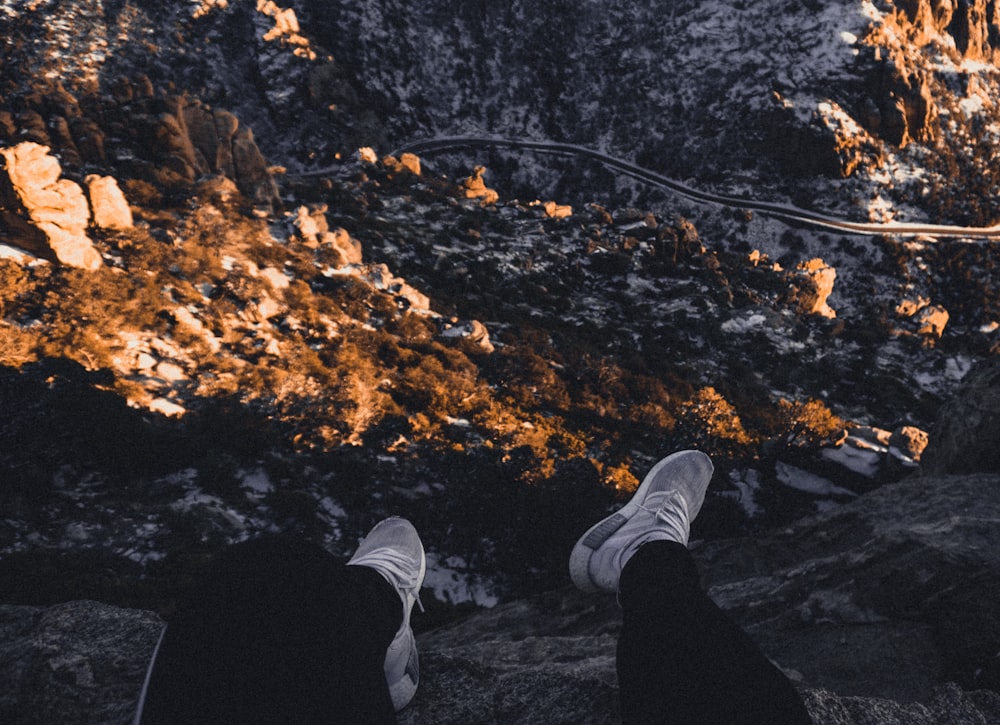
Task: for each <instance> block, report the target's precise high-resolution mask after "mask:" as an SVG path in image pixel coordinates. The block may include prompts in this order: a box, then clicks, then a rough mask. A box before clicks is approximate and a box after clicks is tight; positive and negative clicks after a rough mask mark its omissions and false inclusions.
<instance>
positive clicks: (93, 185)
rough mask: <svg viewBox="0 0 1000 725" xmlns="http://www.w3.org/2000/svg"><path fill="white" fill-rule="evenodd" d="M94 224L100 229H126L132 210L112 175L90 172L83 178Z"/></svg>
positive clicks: (130, 224)
mask: <svg viewBox="0 0 1000 725" xmlns="http://www.w3.org/2000/svg"><path fill="white" fill-rule="evenodd" d="M84 182H85V183H86V184H87V197H88V198H89V200H90V210H91V214H92V216H93V222H94V226H96V227H100V228H101V229H128V228H130V227H131V226H132V210H131V209H129V206H128V201H127V200H126V199H125V195H124V194H123V193H122V190H121V189H120V188H119V187H118V182H117V181H116V180H115V177H113V176H100V175H98V174H90V175H89V176H87V178H86V179H84Z"/></svg>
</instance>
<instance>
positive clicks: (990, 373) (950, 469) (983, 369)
mask: <svg viewBox="0 0 1000 725" xmlns="http://www.w3.org/2000/svg"><path fill="white" fill-rule="evenodd" d="M921 465H922V467H923V469H924V470H925V471H928V472H933V473H971V472H975V471H988V472H996V471H1000V358H996V357H993V358H988V359H986V360H983V361H981V362H980V363H978V364H977V365H976V366H975V367H974V368H973V369H972V370H971V371H970V372H969V373H968V374H966V376H965V378H964V379H963V380H962V383H961V385H960V387H959V389H958V393H957V394H956V396H955V397H954V398H952V399H951V400H949V401H948V402H947V403H945V404H944V405H942V406H941V410H940V411H939V413H938V418H937V421H936V422H935V424H934V428H933V429H932V430H931V434H930V441H929V443H928V445H927V449H926V450H925V451H924V454H923V456H922V459H921Z"/></svg>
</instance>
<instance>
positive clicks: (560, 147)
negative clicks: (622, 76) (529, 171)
mask: <svg viewBox="0 0 1000 725" xmlns="http://www.w3.org/2000/svg"><path fill="white" fill-rule="evenodd" d="M474 148H506V149H513V150H525V151H533V152H538V153H544V154H555V155H558V156H572V157H577V158H580V157H583V158H587V159H591V160H593V161H596V162H597V163H599V164H602V165H604V166H606V167H608V168H611V169H614V170H616V171H618V172H620V173H622V174H625V175H626V176H630V177H632V178H634V179H638V180H639V181H642V182H645V183H647V184H651V185H653V186H656V187H659V188H661V189H667V190H669V191H672V192H675V193H677V194H680V195H681V196H684V197H687V198H688V199H692V200H693V201H698V202H706V203H710V204H721V205H723V206H729V207H735V208H739V209H747V210H750V211H754V212H759V213H761V214H765V215H768V216H772V217H775V218H778V219H782V220H785V221H790V222H796V223H799V224H806V225H810V226H815V227H822V228H825V229H834V230H837V231H840V232H844V233H847V234H860V235H866V236H867V235H876V234H888V235H897V236H926V237H932V238H935V239H940V238H947V239H957V240H966V241H973V240H982V239H1000V224H998V225H994V226H992V227H962V226H949V225H945V224H918V223H903V222H887V223H881V224H879V223H865V222H853V221H847V220H844V219H837V218H835V217H830V216H826V215H824V214H818V213H816V212H812V211H807V210H805V209H800V208H798V207H795V206H791V205H785V204H775V203H771V202H765V201H755V200H753V199H744V198H741V197H736V196H726V195H724V194H712V193H709V192H706V191H700V190H698V189H695V188H693V187H690V186H688V185H687V184H682V183H681V182H679V181H676V180H675V179H671V178H668V177H666V176H663V175H661V174H658V173H656V172H655V171H651V170H649V169H644V168H642V167H640V166H636V165H635V164H632V163H629V162H628V161H622V160H621V159H616V158H614V157H612V156H608V155H607V154H603V153H601V152H600V151H594V150H593V149H589V148H586V147H584V146H576V145H573V144H566V143H555V142H552V141H523V140H515V139H503V138H485V137H474V136H473V137H467V136H452V137H442V138H435V139H428V140H425V141H415V142H413V143H408V144H405V145H404V146H401V147H400V148H399V149H397V150H396V151H395V152H394V153H393V155H395V156H399V155H400V154H403V153H406V152H409V153H413V154H416V155H418V156H429V155H432V154H435V153H440V152H444V151H456V150H461V149H474ZM319 173H322V172H308V173H307V174H302V176H306V175H308V176H312V175H315V174H319Z"/></svg>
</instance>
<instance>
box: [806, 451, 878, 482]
mask: <svg viewBox="0 0 1000 725" xmlns="http://www.w3.org/2000/svg"><path fill="white" fill-rule="evenodd" d="M820 455H822V457H823V458H825V459H826V460H828V461H830V462H832V463H836V464H837V465H838V466H843V467H844V468H846V469H848V470H850V471H854V472H855V473H857V474H860V475H862V476H864V477H865V478H874V477H875V476H876V475H877V474H878V471H879V468H880V466H881V463H882V456H881V455H880V454H879V453H878V452H877V451H875V450H873V449H872V448H870V447H864V448H861V447H858V446H856V445H852V444H850V443H845V444H844V445H842V446H838V447H837V448H824V449H823V451H822V452H821V454H820Z"/></svg>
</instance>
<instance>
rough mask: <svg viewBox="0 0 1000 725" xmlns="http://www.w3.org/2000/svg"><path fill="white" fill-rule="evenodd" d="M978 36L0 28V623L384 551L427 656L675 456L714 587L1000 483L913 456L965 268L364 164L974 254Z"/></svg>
mask: <svg viewBox="0 0 1000 725" xmlns="http://www.w3.org/2000/svg"><path fill="white" fill-rule="evenodd" d="M994 5H995V4H994V3H987V2H960V3H957V4H954V5H952V4H949V3H944V4H941V3H930V2H922V1H921V0H906V2H903V1H902V0H899V1H898V2H896V3H891V2H879V3H870V2H857V1H856V0H837V1H836V2H831V3H826V4H824V5H817V4H816V3H808V2H807V3H780V2H771V1H770V0H769V1H768V2H759V3H744V2H740V1H739V0H727V1H723V2H710V3H704V2H703V3H693V2H686V1H685V2H675V3H671V4H670V10H669V12H664V11H663V10H662V8H661V7H660V5H658V4H657V3H653V2H631V3H626V4H624V5H622V4H620V3H619V4H617V5H616V4H611V3H603V2H599V1H598V2H587V3H583V4H577V5H570V4H567V3H564V2H561V0H545V1H543V2H535V3H529V4H522V3H513V4H511V5H510V7H509V8H503V9H501V8H499V7H497V6H493V5H489V4H486V3H478V2H471V3H463V4H461V6H460V7H457V8H456V7H454V6H453V4H452V5H446V4H443V3H436V2H432V1H431V0H426V1H423V2H418V3H398V2H397V1H396V0H377V1H375V2H369V3H364V4H361V5H359V4H357V3H348V2H339V1H338V2H331V1H330V0H323V2H312V0H295V1H294V2H292V1H290V0H289V1H286V2H284V3H281V4H280V5H279V4H276V3H273V2H264V1H263V0H261V1H260V2H256V3H254V2H249V1H246V2H240V1H235V0H230V1H229V2H227V1H226V0H215V1H214V2H213V1H208V0H206V1H204V2H182V1H181V0H171V1H166V2H160V3H157V4H155V5H148V4H144V3H135V2H132V0H71V1H69V2H66V1H58V2H57V1H56V0H32V1H30V2H29V1H28V0H24V1H21V0H0V67H2V68H3V73H2V75H0V407H2V409H3V411H4V414H3V416H2V417H0V511H2V512H3V513H2V515H0V601H2V602H4V603H9V604H15V605H39V606H42V605H52V604H55V603H59V602H65V601H69V600H80V599H94V600H98V601H102V602H105V603H107V604H112V605H120V606H124V607H137V608H142V609H144V610H154V611H156V612H158V613H159V614H160V615H163V616H166V615H169V612H170V609H171V606H172V603H173V601H174V597H175V596H176V593H177V591H178V589H179V588H180V587H182V586H183V585H184V582H185V581H186V580H187V577H188V576H189V574H190V571H191V570H192V567H194V566H196V565H197V564H198V563H199V562H201V561H202V560H203V559H204V558H205V557H206V556H207V555H209V554H211V553H212V552H213V551H216V550H218V549H219V548H220V547H221V546H224V545H225V544H227V543H230V542H233V541H239V540H243V539H245V538H248V537H251V536H254V535H257V534H259V533H262V532H269V531H290V532H296V533H298V534H301V535H303V536H306V537H309V538H312V539H315V540H317V541H320V542H322V543H323V544H324V545H325V546H326V547H327V548H329V549H330V550H331V551H333V552H335V553H338V554H347V553H349V552H350V551H351V550H352V549H353V548H354V546H355V544H356V542H357V540H358V538H359V537H360V536H361V535H363V534H364V533H365V532H366V531H367V530H368V529H369V527H370V526H371V525H372V524H373V523H374V522H375V521H377V520H379V519H380V518H382V517H383V516H385V515H387V514H390V513H392V514H400V515H404V516H407V517H408V518H410V519H411V520H413V521H414V523H415V524H416V525H417V527H418V529H419V530H420V532H421V535H422V537H423V539H424V541H425V544H426V546H427V549H428V552H429V573H428V579H427V587H428V590H429V591H428V593H427V596H425V597H424V600H425V602H430V606H429V607H428V609H429V614H428V616H427V618H426V619H424V620H423V623H422V624H421V625H420V626H421V627H422V628H424V629H430V628H432V627H434V626H435V625H437V624H442V623H446V622H451V621H452V620H454V618H455V617H456V616H458V615H459V614H460V613H463V612H466V611H471V610H474V609H476V608H477V607H480V606H481V607H492V606H498V605H499V606H507V605H511V606H516V604H514V605H512V604H511V603H512V602H516V601H520V600H521V598H522V597H535V596H544V593H546V592H550V591H552V590H558V589H559V588H560V587H562V586H564V585H565V584H566V581H567V580H566V571H565V567H566V563H565V557H566V553H567V552H568V551H569V548H570V546H571V545H572V543H573V541H574V540H575V538H576V536H578V535H579V533H580V532H581V531H583V530H585V529H586V527H587V526H588V525H589V524H590V523H592V522H593V520H595V519H596V518H598V517H600V516H601V515H602V514H603V513H604V512H605V511H607V510H608V508H609V507H611V506H614V505H616V504H617V503H620V502H621V500H622V499H623V498H625V497H627V496H628V494H629V492H630V491H631V490H632V489H633V488H634V487H635V485H636V484H637V481H638V480H639V479H640V478H641V477H642V476H643V474H644V473H645V471H646V470H647V469H648V467H649V466H650V465H651V464H652V463H653V462H655V461H656V460H657V459H658V458H660V457H661V456H663V455H664V454H666V453H668V452H670V451H673V450H677V449H680V448H685V447H698V448H701V449H703V450H705V451H706V452H708V453H709V454H710V455H711V456H712V457H713V460H714V461H715V467H716V471H717V473H716V479H715V480H714V481H713V483H712V487H711V489H710V493H709V498H708V500H707V502H706V505H705V508H704V510H703V513H702V515H701V516H700V517H699V519H698V521H697V523H696V528H695V530H694V538H696V539H700V540H704V541H707V542H709V543H708V544H706V546H709V547H712V546H719V547H722V548H725V547H726V546H729V545H728V544H724V543H717V542H722V541H731V540H732V538H733V537H742V536H747V535H753V536H760V537H774V536H780V532H781V531H783V530H785V529H786V527H788V526H795V525H798V524H795V523H793V522H797V521H799V520H801V519H802V517H804V516H805V517H808V516H814V515H816V514H821V515H824V516H829V517H834V518H835V517H836V516H837V515H838V514H837V512H838V511H841V510H849V511H851V510H860V509H864V507H865V504H864V503H863V501H865V500H866V499H864V498H860V497H863V496H864V495H866V494H870V493H873V492H874V493H875V494H879V492H880V491H881V490H882V489H883V488H884V487H887V486H890V485H891V484H895V483H896V482H899V481H902V480H904V479H907V480H909V479H908V477H910V476H911V475H912V474H914V473H919V472H921V469H922V471H923V473H924V474H930V473H934V474H946V473H970V472H975V471H980V472H982V471H987V472H989V471H993V472H995V468H992V469H991V468H990V466H994V465H995V461H994V460H993V459H992V458H990V455H989V454H988V453H987V454H983V455H979V454H978V453H977V454H975V455H972V454H970V453H969V452H968V451H969V450H970V447H969V445H968V444H969V441H968V440H967V439H968V438H969V436H970V435H971V434H967V433H966V432H965V429H964V428H959V427H956V425H957V424H956V423H955V421H954V420H952V422H951V423H950V424H949V425H948V426H947V430H949V431H952V433H948V434H945V433H942V432H941V431H942V430H944V429H942V428H941V425H942V424H941V422H940V420H941V416H942V409H944V410H945V411H947V408H945V407H944V404H945V401H949V400H952V399H953V398H954V396H955V395H956V392H957V391H959V387H960V385H962V384H963V381H965V383H968V382H969V379H970V378H969V371H970V370H973V369H977V366H979V367H978V369H984V368H983V367H981V366H987V367H986V369H988V365H989V364H990V362H991V361H995V360H996V357H997V353H998V350H1000V287H998V285H1000V278H998V277H997V275H996V274H995V271H996V268H997V264H998V262H1000V260H998V245H997V243H996V242H995V241H992V240H990V239H984V238H971V237H970V238H962V237H961V235H959V236H951V237H947V238H946V237H940V238H937V237H933V236H921V237H913V236H894V235H893V234H890V233H888V232H886V233H884V234H880V235H861V234H850V233H847V232H840V231H835V230H832V229H821V228H816V227H813V226H809V225H807V224H804V223H802V224H791V223H788V222H785V221H781V220H780V219H779V218H776V217H773V216H769V215H768V214H766V213H759V212H751V211H748V210H747V209H744V208H740V207H738V206H737V207H732V206H724V205H719V204H712V203H708V202H696V201H692V200H690V199H685V198H683V197H681V196H677V195H672V194H670V193H667V192H665V191H663V190H662V189H659V188H655V187H652V186H648V185H647V186H644V185H642V184H641V183H640V182H638V181H636V180H635V179H626V178H624V177H622V176H619V175H616V174H615V173H614V171H613V169H610V168H608V167H606V166H601V165H599V164H596V163H594V162H593V159H592V158H584V157H579V158H574V157H571V156H569V157H567V156H559V157H556V156H553V155H547V154H539V153H533V152H527V151H517V150H511V149H507V150H500V149H494V150H487V149H469V150H468V151H467V152H462V153H460V152H458V151H455V150H450V151H449V152H448V153H440V154H433V155H428V156H427V157H426V158H419V157H417V156H414V155H413V154H405V153H395V155H393V154H394V150H396V151H398V150H402V149H405V148H406V147H407V145H408V144H411V143H413V142H416V141H420V140H424V139H428V138H434V137H439V136H446V135H465V136H470V137H478V138H507V139H524V140H535V141H551V142H564V143H574V144H578V145H580V146H583V147H586V148H591V149H594V150H595V151H600V152H601V153H603V154H606V155H609V156H612V157H614V158H620V159H622V160H623V161H627V162H629V163H631V164H637V165H639V166H642V167H644V168H647V169H649V170H650V171H652V172H655V173H656V174H661V175H667V176H669V177H671V178H674V179H678V180H680V181H683V182H684V183H686V184H689V185H691V186H692V187H695V188H698V189H704V190H706V191H710V192H715V193H722V194H727V195H732V196H737V197H740V196H742V197H744V198H746V199H748V200H750V199H753V200H758V201H768V202H775V203H783V204H794V205H796V206H799V207H802V208H806V209H811V210H814V211H818V212H822V213H825V214H828V215H831V216H835V217H839V218H844V219H850V220H866V221H887V220H890V219H896V220H916V221H929V222H934V223H947V224H956V225H977V226H988V225H991V224H993V223H995V222H997V221H998V220H1000V213H998V212H997V209H996V203H997V201H996V200H997V199H998V198H1000V195H998V194H997V181H996V177H995V174H996V170H997V169H998V168H1000V165H998V164H997V163H995V159H994V155H995V153H996V152H995V147H996V143H995V141H996V136H997V133H998V131H997V128H998V126H997V125H996V124H997V122H998V119H997V117H996V116H997V113H998V110H997V99H998V98H1000V89H998V88H997V82H998V75H997V69H996V67H995V66H994V65H993V62H994V57H995V51H994V47H995V46H996V47H1000V45H998V43H1000V19H998V18H997V17H996V13H997V11H996V8H995V7H994ZM973 379H975V376H973ZM987 387H988V386H987ZM935 431H937V432H935ZM955 431H960V432H957V433H956V432H955ZM976 435H977V436H979V435H980V433H977V434H976ZM984 435H985V436H986V437H985V442H982V443H979V444H977V446H974V447H973V448H975V449H976V450H978V451H987V452H989V451H993V450H997V448H996V446H995V445H994V444H993V443H991V442H990V439H989V435H991V434H989V433H987V434H984ZM948 436H951V437H950V438H949V437H948ZM929 439H930V441H931V444H930V447H929V448H927V449H926V450H925V447H926V446H927V444H928V440H929ZM977 440H979V439H978V438H977ZM994 443H995V441H994ZM851 507H853V508H851ZM957 515H959V514H956V516H957ZM890 518H891V517H890ZM809 520H810V521H812V519H809ZM821 520H828V519H821ZM811 525H812V524H810V526H811ZM820 526H821V525H820ZM767 561H770V560H767ZM710 565H711V566H712V567H721V566H722V565H721V564H719V563H718V562H714V561H713V562H711V563H710ZM761 566H770V565H769V564H768V565H764V564H762V565H761ZM775 566H778V564H775ZM782 566H783V565H782ZM431 592H433V594H431ZM980 595H981V593H979V594H975V595H970V597H971V598H973V599H975V597H978V596H980ZM740 606H741V605H739V604H734V608H736V609H739V607H740ZM994 635H995V633H993V632H992V630H991V631H990V633H989V634H988V636H987V638H986V641H988V642H995V638H994ZM980 655H982V653H981V652H978V650H977V654H976V657H980ZM950 679H955V678H954V677H950ZM963 684H966V685H969V684H970V682H964V683H963ZM817 686H819V685H817ZM822 686H824V687H834V685H827V684H823V685H822ZM865 694H869V695H871V694H877V693H872V692H868V693H865ZM895 694H898V693H892V696H895ZM886 696H890V693H886Z"/></svg>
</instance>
